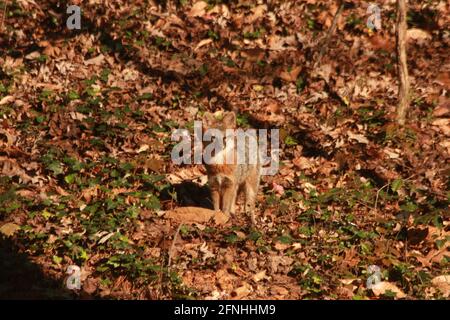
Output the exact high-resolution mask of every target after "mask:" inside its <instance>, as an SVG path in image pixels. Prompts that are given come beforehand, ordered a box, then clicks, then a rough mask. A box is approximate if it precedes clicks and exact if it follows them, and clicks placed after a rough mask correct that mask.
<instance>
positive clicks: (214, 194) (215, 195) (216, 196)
mask: <svg viewBox="0 0 450 320" xmlns="http://www.w3.org/2000/svg"><path fill="white" fill-rule="evenodd" d="M209 188H210V190H211V199H212V204H213V207H214V211H220V183H219V182H218V181H216V180H215V179H210V181H209Z"/></svg>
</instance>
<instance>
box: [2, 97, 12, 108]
mask: <svg viewBox="0 0 450 320" xmlns="http://www.w3.org/2000/svg"><path fill="white" fill-rule="evenodd" d="M13 101H14V97H13V96H6V97H4V98H2V99H1V100H0V106H2V105H4V104H8V103H11V102H13Z"/></svg>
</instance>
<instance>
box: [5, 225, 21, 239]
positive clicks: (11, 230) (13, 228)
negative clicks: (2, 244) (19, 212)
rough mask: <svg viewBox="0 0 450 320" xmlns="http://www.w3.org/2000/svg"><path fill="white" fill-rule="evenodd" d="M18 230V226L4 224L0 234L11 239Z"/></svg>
mask: <svg viewBox="0 0 450 320" xmlns="http://www.w3.org/2000/svg"><path fill="white" fill-rule="evenodd" d="M19 229H20V226H18V225H17V224H15V223H5V224H4V225H2V226H1V227H0V233H3V234H4V235H5V236H7V237H11V236H12V235H13V234H14V233H16V231H17V230H19Z"/></svg>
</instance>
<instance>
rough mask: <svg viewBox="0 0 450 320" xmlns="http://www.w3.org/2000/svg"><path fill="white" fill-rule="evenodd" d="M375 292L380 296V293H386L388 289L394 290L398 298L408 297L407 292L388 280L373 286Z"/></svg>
mask: <svg viewBox="0 0 450 320" xmlns="http://www.w3.org/2000/svg"><path fill="white" fill-rule="evenodd" d="M372 291H373V293H374V294H375V295H376V296H377V297H378V296H379V295H382V294H386V293H387V291H391V292H394V293H395V294H396V298H399V299H402V298H405V297H406V294H405V293H404V292H403V291H402V290H400V289H399V288H398V287H397V286H396V285H395V284H393V283H391V282H387V281H381V282H378V283H377V284H375V285H373V286H372Z"/></svg>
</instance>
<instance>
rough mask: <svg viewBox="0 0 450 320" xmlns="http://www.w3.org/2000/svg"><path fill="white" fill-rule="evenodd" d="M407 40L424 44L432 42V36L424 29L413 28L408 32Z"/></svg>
mask: <svg viewBox="0 0 450 320" xmlns="http://www.w3.org/2000/svg"><path fill="white" fill-rule="evenodd" d="M406 39H407V41H410V40H415V41H417V42H418V43H419V44H422V43H424V42H427V41H429V40H431V34H429V33H428V32H426V31H425V30H422V29H418V28H412V29H408V30H407V31H406Z"/></svg>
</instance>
